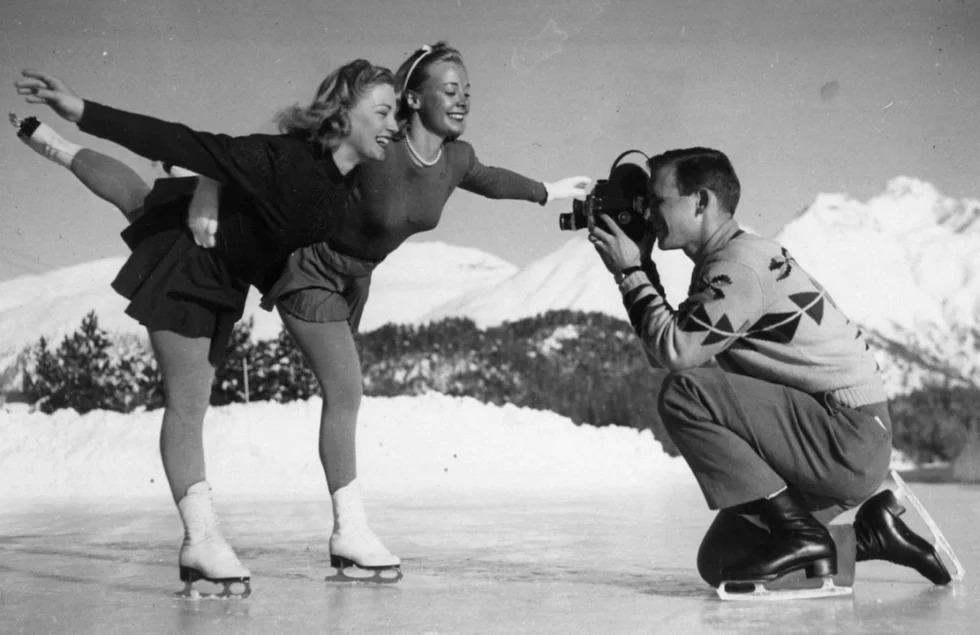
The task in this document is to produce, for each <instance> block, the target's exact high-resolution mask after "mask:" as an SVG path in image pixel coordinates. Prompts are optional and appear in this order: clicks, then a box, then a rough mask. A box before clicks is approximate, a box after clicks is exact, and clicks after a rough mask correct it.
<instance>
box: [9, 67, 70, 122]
mask: <svg viewBox="0 0 980 635" xmlns="http://www.w3.org/2000/svg"><path fill="white" fill-rule="evenodd" d="M21 75H23V76H24V77H26V78H27V79H18V80H17V81H16V82H14V86H16V87H17V94H18V95H26V97H25V100H26V101H27V103H29V104H47V105H48V106H50V107H51V110H53V111H55V112H56V113H58V115H59V116H60V117H61V118H62V119H67V120H68V121H71V122H74V123H78V122H79V121H80V120H81V118H82V112H83V111H84V110H85V102H84V101H82V98H81V97H79V96H78V95H76V94H75V91H73V90H72V89H71V88H69V87H68V84H66V83H65V82H63V81H61V80H60V79H58V78H57V77H55V76H54V75H48V74H47V73H42V72H41V71H35V70H31V69H25V70H23V71H21Z"/></svg>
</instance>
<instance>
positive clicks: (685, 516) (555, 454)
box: [0, 394, 980, 635]
mask: <svg viewBox="0 0 980 635" xmlns="http://www.w3.org/2000/svg"><path fill="white" fill-rule="evenodd" d="M362 406H363V407H362V413H361V419H360V428H359V431H358V444H359V456H358V461H359V479H361V480H362V481H363V485H364V494H365V500H366V504H367V507H368V514H369V517H370V519H371V523H372V526H373V528H374V529H375V530H376V531H377V532H378V533H379V535H380V536H381V537H382V539H383V540H384V542H385V544H386V545H387V546H388V547H389V548H390V549H392V550H393V551H394V552H395V553H397V554H398V555H399V556H401V557H402V558H403V563H404V564H403V571H404V572H405V578H404V579H403V580H402V581H401V582H400V583H399V584H397V585H388V586H385V587H380V588H379V587H366V586H350V585H347V586H338V585H336V584H331V583H327V582H324V581H323V578H324V576H326V575H328V574H330V573H332V572H333V571H332V569H330V568H329V567H328V566H327V565H328V562H329V557H328V552H327V537H328V536H329V533H330V530H331V522H332V521H331V512H330V505H329V502H328V499H327V496H326V487H325V485H324V483H323V474H322V470H321V468H320V465H319V461H318V459H317V450H316V427H317V426H316V422H317V420H318V417H319V411H320V402H319V400H318V399H311V400H309V401H307V402H293V403H288V404H275V403H252V404H235V405H231V406H227V407H224V408H215V409H213V410H212V411H211V412H210V413H209V414H208V419H207V421H206V425H205V449H206V451H207V456H208V461H209V463H208V470H209V479H210V480H212V482H213V483H214V485H215V495H216V504H217V508H218V512H219V515H220V518H221V523H222V530H223V532H224V533H225V535H226V536H227V537H228V539H229V540H230V542H231V543H232V544H233V545H234V546H235V547H236V548H237V550H238V553H239V555H240V557H241V558H242V560H243V561H244V563H245V564H246V566H248V567H249V568H250V569H251V571H252V575H253V580H252V589H253V591H252V595H251V597H249V598H248V599H247V600H244V601H240V602H236V601H226V602H220V601H198V602H194V601H187V600H177V599H175V598H174V597H173V594H174V593H176V592H177V591H179V590H180V589H182V588H183V585H182V584H181V583H180V582H179V580H178V578H177V566H176V559H177V552H178V547H179V544H180V540H181V537H182V530H181V525H180V520H179V517H178V515H177V512H176V510H175V508H174V505H173V502H172V500H171V499H170V495H169V491H168V489H167V486H166V484H165V480H164V477H163V474H162V468H161V467H160V460H159V457H158V456H157V435H158V434H159V425H160V412H159V411H156V412H144V413H134V414H131V415H122V414H119V413H108V412H99V411H96V412H91V413H88V414H86V415H84V416H79V415H78V414H76V413H75V412H73V411H60V412H58V413H55V414H53V415H50V416H49V415H43V414H40V413H31V412H29V411H28V409H27V407H26V406H19V405H14V404H7V405H6V406H2V407H0V439H3V443H0V633H3V634H4V635H7V634H8V633H234V634H235V635H240V634H242V633H276V634H281V635H284V634H288V633H311V632H357V633H375V632H384V633H660V632H664V633H672V634H680V633H746V632H748V633H780V634H781V633H806V632H819V633H836V632H840V633H848V634H852V633H901V632H907V633H922V632H941V633H942V634H943V635H953V634H958V633H967V632H973V630H972V626H973V624H974V622H976V621H978V620H980V608H978V607H980V602H978V601H977V600H978V599H980V597H978V595H980V594H978V593H977V591H976V590H975V589H976V587H975V586H974V585H975V582H974V580H975V577H974V575H975V574H974V572H976V571H977V570H978V569H980V538H978V537H977V534H976V531H975V526H976V522H977V519H980V489H978V488H977V487H969V486H952V485H946V486H936V485H932V486H926V485H917V484H913V486H912V487H913V488H914V489H915V491H916V493H917V494H918V496H919V498H920V499H921V500H922V502H923V504H924V505H925V506H926V507H927V508H928V509H929V512H930V513H931V515H932V516H933V518H934V519H935V520H936V522H937V523H938V524H939V525H940V527H942V529H943V531H944V532H945V535H946V537H947V538H948V539H949V541H950V542H951V543H952V544H953V546H954V548H955V549H956V552H957V554H958V555H959V557H960V559H961V560H962V562H963V565H964V567H965V568H966V570H967V576H966V579H965V580H964V581H963V582H961V583H956V584H954V585H953V586H951V587H949V588H934V587H932V586H931V585H930V584H929V583H928V582H926V581H925V580H923V579H921V578H920V577H919V576H918V574H916V573H915V572H914V571H911V570H908V569H903V568H899V567H896V566H893V565H888V564H884V563H862V564H860V565H859V566H858V580H857V583H856V584H855V590H854V596H853V597H851V598H840V599H829V600H808V601H801V602H782V603H779V604H777V605H764V606H756V605H752V606H746V605H744V604H743V605H737V606H733V604H734V603H723V602H721V601H720V600H718V598H717V596H716V595H715V593H714V590H713V589H712V588H710V587H708V586H707V585H706V584H704V583H703V582H702V581H701V580H700V578H699V577H698V575H697V571H696V568H695V557H696V553H697V548H698V544H699V543H700V540H701V537H702V535H703V534H704V532H705V530H706V529H707V527H708V524H709V523H710V521H711V514H710V513H709V512H708V510H707V509H706V507H705V504H704V501H703V499H702V497H701V494H700V492H699V491H698V489H697V486H696V484H695V483H694V479H693V477H692V476H691V474H690V471H689V470H688V469H687V467H686V465H685V464H684V462H683V461H682V460H680V459H676V458H671V457H669V456H667V455H666V454H664V452H663V450H662V449H661V447H660V444H659V443H657V442H656V441H655V440H654V439H653V437H652V436H651V435H650V433H649V432H644V433H640V432H637V431H635V430H630V429H626V428H619V427H608V428H601V429H597V428H593V427H591V426H575V425H573V424H572V423H571V422H570V421H569V420H568V419H566V418H564V417H561V416H559V415H557V414H555V413H551V412H546V411H536V410H530V409H526V408H516V407H513V406H505V407H496V406H492V405H487V404H481V403H479V402H477V401H476V400H474V399H468V398H451V397H446V396H444V395H438V394H430V395H424V396H420V397H396V398H391V399H380V398H367V399H365V400H364V402H363V404H362ZM909 516H911V514H906V517H909ZM910 521H913V528H915V529H917V530H918V531H919V532H920V533H922V534H923V535H928V534H927V533H926V528H925V527H924V526H917V525H915V523H914V519H910Z"/></svg>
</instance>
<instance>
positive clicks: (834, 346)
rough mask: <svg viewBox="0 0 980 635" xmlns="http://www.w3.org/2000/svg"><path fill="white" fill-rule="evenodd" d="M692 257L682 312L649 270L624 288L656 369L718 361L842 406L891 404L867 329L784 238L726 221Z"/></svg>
mask: <svg viewBox="0 0 980 635" xmlns="http://www.w3.org/2000/svg"><path fill="white" fill-rule="evenodd" d="M694 264H695V266H694V272H693V274H692V276H691V286H690V288H689V290H688V298H687V299H686V300H685V301H684V302H683V303H681V305H680V307H679V308H678V309H677V310H676V311H675V310H674V309H672V308H671V307H670V305H669V304H668V303H667V300H666V297H665V294H664V291H663V287H662V285H661V284H660V280H659V276H658V275H657V273H656V269H655V268H653V267H647V268H645V270H644V271H642V272H635V273H633V274H631V275H629V276H627V277H626V278H625V279H624V280H623V281H622V282H621V283H620V285H619V286H620V291H622V293H623V303H624V305H625V306H626V310H627V311H628V313H629V318H630V322H631V323H632V325H633V329H634V330H635V331H636V333H637V335H639V336H640V339H641V340H642V341H643V345H644V349H645V351H646V353H647V357H648V358H649V360H650V362H651V363H652V364H653V365H654V366H656V367H658V368H664V369H667V370H683V369H686V368H694V367H697V366H701V365H702V364H704V363H706V362H708V361H710V360H711V359H712V358H714V360H715V361H716V362H717V363H718V365H719V366H720V367H721V368H722V369H723V370H725V371H728V372H733V373H738V374H742V375H747V376H750V377H755V378H757V379H762V380H764V381H768V382H772V383H778V384H783V385H786V386H790V387H793V388H796V389H799V390H802V391H804V392H807V393H811V394H812V393H824V392H830V393H832V394H833V396H834V397H835V398H836V399H837V400H838V401H839V402H840V403H841V404H842V405H845V406H849V407H857V406H862V405H866V404H870V403H879V402H884V401H886V396H885V390H884V386H883V384H882V381H881V376H880V374H879V372H878V370H879V369H878V364H877V362H876V360H875V358H874V355H873V354H872V352H871V350H870V348H869V347H868V344H867V342H866V340H865V337H864V335H863V333H862V332H861V330H860V329H859V328H858V327H857V325H855V324H854V323H852V322H851V321H850V320H848V319H847V316H845V315H844V313H843V312H842V311H841V310H840V308H838V306H837V305H836V304H835V303H834V301H833V299H832V298H831V297H830V295H829V294H828V293H827V291H826V290H825V289H824V288H823V287H822V286H820V284H819V283H818V282H817V281H816V280H814V279H813V278H812V277H811V276H810V275H809V274H808V273H807V272H806V271H804V270H803V268H802V267H800V265H799V264H798V263H797V262H796V261H795V260H794V259H793V257H792V256H791V255H790V254H789V252H787V251H786V249H785V248H783V247H782V246H780V245H779V244H778V243H776V242H774V241H772V240H767V239H765V238H761V237H759V236H754V235H752V234H748V233H746V232H744V231H743V230H741V229H740V228H739V227H738V224H737V223H736V222H735V221H734V220H728V221H727V222H725V223H724V224H723V225H722V226H721V227H720V228H719V229H718V230H717V231H716V232H715V233H714V235H712V236H711V238H710V239H709V240H708V242H707V244H705V246H704V248H703V249H702V250H701V252H699V253H698V255H697V256H696V257H695V259H694Z"/></svg>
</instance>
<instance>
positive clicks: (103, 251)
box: [0, 0, 980, 279]
mask: <svg viewBox="0 0 980 635" xmlns="http://www.w3.org/2000/svg"><path fill="white" fill-rule="evenodd" d="M978 34H980V3H976V2H972V1H962V0H960V1H951V0H936V1H931V2H927V1H924V0H916V1H910V2H905V1H902V0H863V1H861V2H857V1H854V2H851V1H828V2H823V3H814V2H804V1H802V0H800V1H791V0H767V1H761V0H760V1H744V2H738V3H734V2H733V3H721V2H716V1H714V0H690V1H687V2H684V3H665V2H650V1H632V0H618V1H617V0H601V1H593V2H586V1H584V0H555V1H539V2H530V3H529V2H520V1H517V0H446V1H437V0H418V1H414V2H411V3H407V2H406V3H389V2H381V1H377V0H360V1H359V2H340V1H315V2H314V1H312V0H290V1H282V2H278V3H270V2H264V1H260V0H235V1H232V0H207V1H205V0H30V1H28V0H7V1H6V2H5V5H4V11H3V13H2V15H0V80H2V88H0V108H2V110H3V111H4V112H7V111H15V112H17V113H18V114H20V115H21V116H25V115H32V114H33V115H38V116H40V117H42V118H43V120H44V121H46V122H47V123H49V124H51V125H52V126H53V127H54V128H55V129H56V130H58V131H59V132H60V133H62V134H64V135H65V136H67V137H69V138H70V139H71V140H73V141H75V142H78V143H81V144H83V145H85V146H86V147H91V148H93V149H96V150H99V151H102V152H106V153H108V154H110V155H112V156H115V157H117V158H119V159H122V160H123V161H126V162H127V163H129V164H131V165H132V166H133V167H134V168H136V169H137V170H138V171H139V172H140V174H141V175H143V176H144V178H146V179H147V180H152V179H154V178H157V177H159V176H160V175H161V172H160V170H159V168H157V167H155V166H153V165H151V164H150V163H149V162H148V161H146V160H144V159H141V158H139V157H137V156H135V155H133V154H131V153H129V152H128V151H126V150H124V149H121V148H119V147H117V146H113V145H112V144H109V143H107V142H103V141H101V140H99V139H96V138H94V137H90V136H88V135H84V134H82V133H81V132H79V131H78V130H77V128H76V127H75V126H74V125H73V124H69V123H67V122H64V121H62V120H60V119H57V117H56V116H55V115H54V114H53V113H52V112H50V111H47V110H46V109H44V108H42V107H39V106H33V105H28V104H25V103H24V102H23V100H22V98H21V97H20V96H18V95H17V94H16V91H15V89H14V88H13V86H12V84H13V82H14V81H15V80H16V79H17V78H18V76H19V73H20V70H21V69H22V68H25V67H33V68H37V69H40V70H43V71H46V72H49V73H52V74H54V75H56V76H59V77H61V78H62V79H64V80H66V81H67V82H68V84H69V85H70V86H72V87H73V88H74V90H75V91H76V92H77V93H78V94H79V95H81V96H82V97H85V98H87V99H92V100H94V101H99V102H102V103H106V104H109V105H111V106H115V107H118V108H123V109H128V110H133V111H136V112H141V113H145V114H149V115H153V116H156V117H160V118H163V119H168V120H172V121H180V122H182V123H185V124H188V125H190V126H192V127H194V128H197V129H200V130H206V131H213V132H225V133H229V134H248V133H251V132H256V131H261V132H272V131H273V128H272V125H271V122H272V117H273V116H274V114H275V112H276V111H277V110H278V109H279V108H281V107H282V106H285V105H289V104H291V103H295V102H300V101H305V100H308V99H310V98H311V97H312V95H313V91H314V90H315V88H316V86H317V85H318V83H319V82H320V80H321V79H322V78H323V76H324V75H326V74H327V73H328V72H329V71H330V70H331V69H333V68H334V67H336V66H338V65H340V64H342V63H344V62H347V61H349V60H351V59H354V58H357V57H364V58H367V59H370V60H371V61H374V62H375V63H379V64H382V65H387V66H389V67H391V68H393V69H394V68H397V66H398V65H399V64H400V62H401V61H402V60H403V59H404V58H405V57H406V56H408V55H409V54H410V53H411V52H412V51H413V50H414V49H415V48H417V47H418V46H420V45H421V44H423V43H434V42H436V41H438V40H448V41H449V42H450V44H452V45H454V46H456V47H458V48H459V49H460V50H461V51H462V53H463V56H464V58H465V60H466V63H467V68H468V71H469V77H470V81H471V83H472V95H473V103H472V112H471V116H470V118H469V123H468V128H467V131H466V134H465V136H464V138H465V139H466V140H467V141H469V142H470V143H472V144H473V145H474V147H475V148H476V151H477V156H478V157H479V158H480V159H481V161H482V162H483V163H484V164H486V165H496V166H500V167H506V168H509V169H512V170H514V171H517V172H520V173H522V174H525V175H527V176H529V177H532V178H535V179H539V180H542V181H551V180H556V179H559V178H562V177H565V176H573V175H578V174H585V175H589V176H591V177H593V178H601V177H603V176H605V175H606V174H607V173H608V171H609V167H610V165H611V163H612V161H613V159H615V157H616V156H617V155H618V154H619V153H621V152H623V151H625V150H628V149H632V148H639V149H642V150H644V151H645V152H646V153H647V154H653V153H656V152H661V151H664V150H667V149H670V148H677V147H687V146H694V145H701V146H710V147H715V148H718V149H720V150H723V151H724V152H726V153H727V154H728V155H729V157H730V158H731V159H732V161H733V163H734V165H735V168H736V170H737V172H738V174H739V176H740V179H741V182H742V189H743V195H742V201H741V203H740V206H739V210H738V218H739V219H740V220H742V221H743V222H744V223H745V224H748V225H750V226H751V227H753V228H754V229H755V230H756V231H759V232H760V233H763V234H773V233H775V232H776V231H778V230H779V229H780V228H781V226H782V225H783V224H785V222H787V221H788V220H789V219H791V218H792V217H793V216H795V215H796V214H798V213H799V212H800V211H801V210H802V209H803V208H804V207H805V206H807V205H808V204H809V203H811V202H812V201H813V200H814V198H815V197H816V195H817V194H819V193H821V192H844V193H846V194H848V195H850V196H853V197H856V198H859V199H862V200H863V199H867V198H868V197H871V196H873V195H875V194H878V193H879V192H881V191H882V190H883V189H884V187H885V184H886V182H887V181H888V180H889V179H891V178H893V177H895V176H899V175H907V176H914V177H917V178H921V179H924V180H926V181H929V182H931V183H933V184H934V185H935V186H936V187H937V188H938V189H939V190H940V191H941V192H942V193H944V194H946V195H948V196H952V197H956V198H961V197H976V196H980V184H978V182H977V177H978V176H980V153H978V152H977V151H976V148H978V147H980V126H978V125H977V113H978V112H980V73H977V69H978V68H980V35H978ZM3 125H6V124H3ZM12 130H13V129H12V128H10V129H8V130H7V131H6V132H2V133H0V188H2V189H0V191H2V192H3V194H4V197H3V199H2V203H0V214H2V216H0V219H2V222H0V279H7V278H11V277H15V276H21V275H25V274H30V273H39V272H43V271H47V270H50V269H55V268H60V267H64V266H68V265H71V264H76V263H81V262H88V261H91V260H95V259H98V258H104V257H109V256H122V255H124V254H125V253H126V248H125V246H124V245H123V243H122V241H121V240H120V238H119V236H118V233H119V232H120V231H121V230H122V229H123V227H124V220H123V218H122V215H121V214H119V213H118V212H117V211H116V210H114V209H112V208H111V207H110V206H109V205H108V204H106V203H102V202H101V201H99V200H98V199H96V198H95V197H94V196H93V195H91V194H90V193H89V192H88V191H87V190H85V189H84V188H83V187H82V186H81V185H80V184H79V183H78V182H76V181H75V179H74V177H72V176H71V174H70V173H68V172H67V171H66V170H64V169H63V168H60V167H57V166H55V165H54V164H51V163H49V162H47V161H46V160H44V159H42V158H41V157H39V156H37V155H35V154H34V153H32V152H31V151H30V150H28V149H27V148H26V147H24V146H23V145H22V144H21V143H20V142H19V141H17V140H16V138H15V136H14V134H13V132H12ZM569 209H570V204H569V203H568V202H557V203H552V204H550V205H548V206H547V207H544V208H541V207H539V206H536V205H533V204H530V203H525V202H511V201H503V202H501V201H488V200H485V199H482V198H480V197H477V196H475V195H472V194H470V193H468V192H463V191H458V192H457V193H455V194H454V195H453V196H452V197H451V199H450V201H449V204H448V205H447V207H446V209H445V213H444V215H443V220H442V223H441V224H440V226H439V227H438V228H437V229H436V230H434V231H432V232H428V233H426V234H421V235H418V236H417V237H415V238H413V240H427V241H428V240H440V241H444V242H448V243H452V244H456V245H462V246H469V247H476V248H479V249H483V250H485V251H487V252H490V253H492V254H495V255H497V256H499V257H501V258H503V259H505V260H507V261H509V262H512V263H514V264H516V265H518V266H524V265H526V264H527V263H529V262H531V261H533V260H535V259H537V258H539V257H541V256H543V255H545V254H548V253H551V252H553V251H554V250H556V249H557V248H559V247H560V246H561V245H562V244H564V243H565V241H567V240H568V238H569V235H568V234H567V233H565V232H561V231H559V230H558V215H559V213H562V212H566V211H568V210H569ZM596 263H597V266H601V264H600V263H599V261H598V259H597V261H596Z"/></svg>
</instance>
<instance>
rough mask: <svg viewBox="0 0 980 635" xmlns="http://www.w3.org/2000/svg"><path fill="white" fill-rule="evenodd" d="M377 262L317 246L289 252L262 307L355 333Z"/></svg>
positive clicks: (263, 299)
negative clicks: (341, 325)
mask: <svg viewBox="0 0 980 635" xmlns="http://www.w3.org/2000/svg"><path fill="white" fill-rule="evenodd" d="M378 264H380V263H379V262H378V261H372V260H363V259H361V258H357V257H354V256H348V255H346V254H342V253H339V252H337V251H335V250H334V249H332V248H331V247H330V246H329V245H328V244H326V243H322V242H321V243H317V244H316V245H312V246H310V247H304V248H302V249H298V250H296V251H294V252H293V253H292V255H291V256H290V257H289V260H288V261H287V263H286V266H285V268H284V270H283V273H282V275H281V276H280V277H279V279H278V280H277V281H276V283H275V284H274V285H273V286H272V288H271V289H270V290H269V292H268V293H266V294H265V295H264V296H263V297H262V308H263V309H266V310H271V309H272V307H273V306H277V307H278V308H279V309H280V310H281V311H285V312H286V313H288V314H289V315H292V316H293V317H296V318H298V319H300V320H304V321H306V322H341V321H345V320H346V321H347V322H348V324H350V328H351V332H353V333H356V332H357V329H358V327H359V325H360V323H361V315H362V314H363V313H364V306H365V304H366V303H367V299H368V292H369V291H370V288H371V272H372V271H374V268H375V267H377V266H378Z"/></svg>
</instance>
